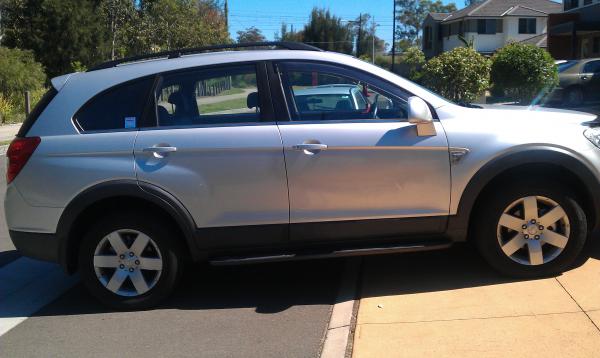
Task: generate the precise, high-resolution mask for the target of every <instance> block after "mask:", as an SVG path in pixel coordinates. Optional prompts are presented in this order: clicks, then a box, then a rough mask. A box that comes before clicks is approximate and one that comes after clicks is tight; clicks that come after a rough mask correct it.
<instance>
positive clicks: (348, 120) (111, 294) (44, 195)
mask: <svg viewBox="0 0 600 358" xmlns="http://www.w3.org/2000/svg"><path fill="white" fill-rule="evenodd" d="M263 45H264V44H263ZM270 45H273V46H276V49H263V50H258V49H255V50H252V51H249V50H245V51H221V52H218V51H216V50H218V49H223V48H224V47H246V46H248V47H250V46H256V44H245V45H226V46H217V47H211V48H203V49H196V50H180V51H176V52H167V53H160V54H153V55H149V56H140V57H136V58H132V59H125V60H120V61H113V62H109V63H106V64H103V65H100V66H98V67H97V68H92V69H90V70H89V71H87V72H84V73H74V74H68V75H64V76H61V77H57V78H54V79H52V87H51V89H50V90H49V91H48V93H47V94H46V95H45V96H44V98H43V99H42V100H41V101H40V103H39V104H38V105H37V107H36V108H35V110H34V111H33V112H32V114H31V115H30V116H29V117H28V118H27V120H26V121H25V123H24V124H23V126H22V128H21V130H20V131H19V133H18V136H17V138H16V139H15V140H14V141H13V142H12V143H11V145H10V148H9V149H8V153H7V156H8V160H9V163H8V169H7V183H8V186H7V191H6V199H5V209H6V219H7V223H8V227H9V229H10V236H11V238H12V241H13V242H14V244H15V246H16V247H17V248H18V249H19V250H20V251H21V252H22V254H23V255H26V256H30V257H33V258H37V259H42V260H48V261H54V262H58V263H59V264H60V265H61V266H62V267H64V269H65V270H66V271H67V272H69V273H73V272H77V271H78V272H79V273H80V276H81V279H82V280H83V282H84V284H85V285H86V286H87V288H88V289H89V290H90V291H91V292H92V294H93V295H94V296H96V297H97V298H98V299H100V300H101V301H102V302H104V303H106V304H108V305H111V306H113V307H117V308H120V309H139V308H146V307H150V306H152V305H155V304H157V303H158V302H160V301H161V300H163V299H164V298H165V297H166V296H167V295H168V294H169V293H170V292H171V291H172V290H173V288H174V287H175V285H176V282H177V280H178V278H179V277H180V275H181V272H182V270H183V268H184V266H185V263H187V262H202V261H204V262H210V263H211V264H214V265H231V264H248V263H258V262H272V261H284V260H300V259H310V258H324V257H344V256H353V255H369V254H383V253H401V252H414V251H423V250H435V249H442V248H447V247H450V246H451V245H452V244H454V243H457V242H464V241H470V242H472V243H473V244H475V245H476V246H477V247H478V248H479V250H480V252H481V254H482V255H483V257H484V258H485V259H486V260H487V261H488V262H489V263H490V265H491V266H493V267H494V268H495V269H497V270H498V271H500V272H502V273H504V274H507V275H510V276H516V277H537V276H544V275H553V274H557V273H559V272H561V271H563V270H565V269H567V268H568V267H569V265H571V264H572V263H573V261H574V260H575V258H576V257H577V256H578V255H579V253H580V252H581V251H582V248H583V246H584V243H585V242H586V240H587V238H588V236H589V234H590V233H591V232H592V231H594V230H595V229H597V227H598V223H599V220H598V218H599V217H600V190H599V188H600V148H599V147H600V127H598V122H596V121H594V120H595V116H593V115H590V114H586V113H579V112H574V111H565V110H552V109H541V108H525V107H513V106H510V107H505V108H504V109H498V108H496V109H482V108H466V107H462V106H458V105H456V104H453V103H452V102H449V101H448V100H446V99H444V98H442V97H440V96H438V95H436V94H434V93H432V92H430V91H428V90H426V89H424V88H422V87H420V86H418V85H416V84H414V83H412V82H410V81H408V80H405V79H404V78H401V77H399V76H397V75H395V74H392V73H390V72H388V71H385V70H383V69H381V68H379V67H376V66H374V65H371V64H369V63H365V62H363V61H361V60H358V59H356V58H353V57H351V56H347V55H343V54H339V53H332V52H324V51H320V50H318V49H316V48H314V47H311V46H308V45H303V44H295V43H285V42H284V43H271V44H270ZM209 50H213V52H209V53H206V52H207V51H209ZM198 52H200V53H198ZM341 93H343V94H341ZM330 95H331V96H334V97H335V100H332V101H330V100H329V99H326V98H325V97H327V96H330ZM346 96H347V97H346ZM341 100H344V101H345V100H348V101H349V103H345V104H340V105H339V106H338V103H339V101H341ZM334 102H335V103H334ZM398 260H402V258H400V257H399V258H398Z"/></svg>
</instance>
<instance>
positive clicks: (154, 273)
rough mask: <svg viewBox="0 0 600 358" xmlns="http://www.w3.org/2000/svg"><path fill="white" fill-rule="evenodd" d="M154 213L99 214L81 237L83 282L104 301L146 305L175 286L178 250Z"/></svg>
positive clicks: (125, 306) (179, 268) (131, 306)
mask: <svg viewBox="0 0 600 358" xmlns="http://www.w3.org/2000/svg"><path fill="white" fill-rule="evenodd" d="M167 228H168V226H167V225H165V224H164V223H162V222H161V220H160V219H158V218H153V217H144V216H142V215H139V214H131V213H119V214H115V215H110V216H107V217H105V218H103V219H101V220H99V221H98V222H97V223H96V225H94V226H93V227H92V228H91V230H90V231H89V232H88V233H87V235H86V236H85V237H84V241H83V243H82V245H81V249H80V252H79V270H80V273H81V277H82V279H83V282H84V284H85V285H86V287H87V288H88V289H89V290H90V292H91V293H92V294H93V295H94V296H95V297H97V298H98V299H99V300H100V301H102V302H103V303H104V304H107V305H109V306H111V307H115V308H118V309H144V308H148V307H151V306H154V305H156V304H158V303H159V302H160V301H162V300H163V299H165V298H166V297H167V296H168V295H169V294H170V293H171V292H172V290H173V288H174V287H175V284H176V282H177V280H178V278H179V276H180V274H181V271H182V262H181V250H180V249H179V247H178V245H177V242H176V241H175V240H176V238H173V237H171V235H170V234H169V230H168V229H167Z"/></svg>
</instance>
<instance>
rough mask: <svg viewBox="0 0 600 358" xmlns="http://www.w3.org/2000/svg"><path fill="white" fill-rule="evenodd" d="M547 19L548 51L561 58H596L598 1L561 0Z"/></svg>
mask: <svg viewBox="0 0 600 358" xmlns="http://www.w3.org/2000/svg"><path fill="white" fill-rule="evenodd" d="M563 10H564V11H563V12H561V13H558V14H552V15H551V16H550V17H549V19H548V28H549V31H548V51H550V54H551V55H552V56H553V57H554V58H556V59H561V60H568V59H578V58H592V57H600V0H564V2H563Z"/></svg>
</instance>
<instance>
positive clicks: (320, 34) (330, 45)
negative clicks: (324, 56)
mask: <svg viewBox="0 0 600 358" xmlns="http://www.w3.org/2000/svg"><path fill="white" fill-rule="evenodd" d="M302 40H303V41H304V42H307V43H309V44H311V45H314V46H316V47H319V48H322V49H323V50H328V51H336V52H343V53H348V54H349V53H352V31H351V29H350V27H349V26H345V25H342V21H341V19H340V18H339V17H337V16H335V15H332V14H331V12H330V11H329V10H326V9H319V8H316V7H315V8H313V9H312V11H311V13H310V19H309V22H308V24H306V25H305V26H304V30H302Z"/></svg>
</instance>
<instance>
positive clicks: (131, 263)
mask: <svg viewBox="0 0 600 358" xmlns="http://www.w3.org/2000/svg"><path fill="white" fill-rule="evenodd" d="M138 260H139V259H138V257H137V256H135V255H134V256H129V255H125V258H123V259H120V260H119V264H122V265H124V266H125V267H126V268H137V267H138V263H139V261H138Z"/></svg>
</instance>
